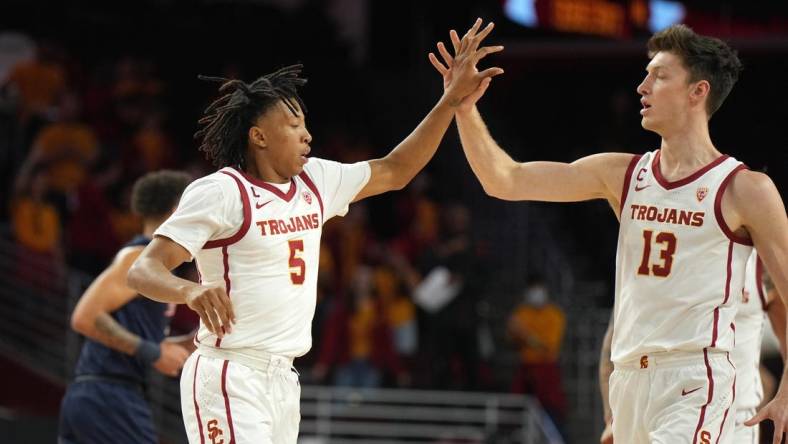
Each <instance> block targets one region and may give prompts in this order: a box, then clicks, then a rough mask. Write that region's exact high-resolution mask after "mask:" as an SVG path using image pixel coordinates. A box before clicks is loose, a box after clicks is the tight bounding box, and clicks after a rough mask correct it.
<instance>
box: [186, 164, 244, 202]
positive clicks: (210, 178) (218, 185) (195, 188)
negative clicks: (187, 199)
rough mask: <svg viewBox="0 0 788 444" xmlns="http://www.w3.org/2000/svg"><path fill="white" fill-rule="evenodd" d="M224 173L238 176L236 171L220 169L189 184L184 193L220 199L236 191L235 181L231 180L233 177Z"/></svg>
mask: <svg viewBox="0 0 788 444" xmlns="http://www.w3.org/2000/svg"><path fill="white" fill-rule="evenodd" d="M225 171H227V172H230V173H234V175H235V176H236V177H238V176H240V174H238V172H237V171H234V170H232V169H227V168H222V169H221V170H218V171H215V172H213V173H211V174H208V175H205V176H203V177H200V178H198V179H195V180H194V181H192V183H190V184H189V186H187V187H186V191H185V192H184V193H187V194H188V193H191V194H193V193H199V194H200V195H203V196H204V195H208V196H216V197H222V196H224V195H226V194H227V193H228V192H232V191H233V190H237V188H238V185H237V184H236V182H235V179H233V176H231V175H229V174H226V173H225ZM217 195H218V196H217Z"/></svg>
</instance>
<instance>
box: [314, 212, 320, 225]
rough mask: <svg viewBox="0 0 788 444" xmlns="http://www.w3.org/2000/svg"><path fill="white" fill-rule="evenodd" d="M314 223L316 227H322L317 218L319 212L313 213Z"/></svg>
mask: <svg viewBox="0 0 788 444" xmlns="http://www.w3.org/2000/svg"><path fill="white" fill-rule="evenodd" d="M312 223H313V224H315V228H319V227H320V222H319V221H318V219H317V213H313V214H312Z"/></svg>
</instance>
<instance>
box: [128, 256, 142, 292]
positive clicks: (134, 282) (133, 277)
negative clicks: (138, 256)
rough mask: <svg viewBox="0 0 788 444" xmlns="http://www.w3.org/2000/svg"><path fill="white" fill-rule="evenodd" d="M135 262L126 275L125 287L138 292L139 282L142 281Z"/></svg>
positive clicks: (140, 272)
mask: <svg viewBox="0 0 788 444" xmlns="http://www.w3.org/2000/svg"><path fill="white" fill-rule="evenodd" d="M139 268H140V267H139V265H138V264H137V262H134V263H133V264H132V265H131V268H129V271H128V273H126V285H127V286H128V287H129V288H131V289H132V290H136V291H137V292H139V291H140V282H141V281H142V277H141V276H140V275H141V274H142V271H141V270H140V269H139Z"/></svg>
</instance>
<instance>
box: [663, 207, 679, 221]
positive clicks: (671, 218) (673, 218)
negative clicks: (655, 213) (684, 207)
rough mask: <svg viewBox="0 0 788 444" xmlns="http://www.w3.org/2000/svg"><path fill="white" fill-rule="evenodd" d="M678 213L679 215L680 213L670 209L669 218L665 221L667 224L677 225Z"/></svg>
mask: <svg viewBox="0 0 788 444" xmlns="http://www.w3.org/2000/svg"><path fill="white" fill-rule="evenodd" d="M676 213H678V211H676V209H675V208H671V209H670V213H668V218H667V219H665V222H667V223H669V224H675V223H676Z"/></svg>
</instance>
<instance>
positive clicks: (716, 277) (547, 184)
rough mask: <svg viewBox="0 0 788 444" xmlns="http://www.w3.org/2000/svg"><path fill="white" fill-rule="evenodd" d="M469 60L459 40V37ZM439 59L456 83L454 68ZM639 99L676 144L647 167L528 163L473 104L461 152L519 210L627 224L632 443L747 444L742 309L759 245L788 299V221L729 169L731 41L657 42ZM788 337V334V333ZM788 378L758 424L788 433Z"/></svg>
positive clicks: (623, 316)
mask: <svg viewBox="0 0 788 444" xmlns="http://www.w3.org/2000/svg"><path fill="white" fill-rule="evenodd" d="M451 40H452V43H453V44H454V47H455V52H456V50H457V49H458V48H459V45H458V42H459V39H458V36H457V34H456V33H455V32H452V33H451ZM438 49H439V51H440V54H441V55H442V57H443V61H444V63H445V64H444V63H441V62H439V61H438V59H437V58H436V57H435V56H434V55H430V60H431V61H432V63H433V65H434V66H435V68H436V69H437V70H438V71H439V72H440V73H441V74H442V75H443V77H444V83H445V82H446V81H448V80H450V79H451V77H452V76H453V75H454V73H453V65H452V63H453V62H454V60H453V59H452V56H451V54H449V52H448V51H447V49H446V48H445V46H444V45H443V44H442V43H441V44H439V45H438ZM648 49H649V56H650V57H651V61H650V62H649V63H648V66H647V67H646V72H647V74H646V77H645V79H644V80H643V82H642V83H641V84H640V85H639V86H638V87H637V92H638V93H639V94H640V95H641V103H642V105H643V108H642V109H641V111H640V113H641V115H642V125H643V127H644V128H645V129H647V130H649V131H654V132H656V133H657V134H659V135H660V136H661V137H662V143H661V146H660V148H659V149H657V150H654V151H651V152H648V153H646V154H644V155H642V156H641V155H637V156H636V155H632V154H623V153H603V154H596V155H593V156H589V157H586V158H583V159H579V160H577V161H575V162H573V163H571V164H565V163H555V162H525V163H518V162H515V161H513V160H512V159H511V157H509V156H508V155H507V154H506V152H505V151H503V150H502V149H501V148H500V147H499V146H498V145H497V143H496V142H495V141H494V140H493V138H492V137H491V136H490V134H489V132H488V130H487V128H486V127H485V125H484V122H483V120H482V118H481V115H480V114H479V112H478V110H477V109H476V107H475V106H474V104H473V103H466V104H464V105H463V106H461V107H459V108H458V109H457V113H456V119H457V126H458V129H459V132H460V139H461V141H462V146H463V149H464V151H465V155H466V157H467V158H468V162H469V163H470V165H471V168H472V169H473V171H474V173H475V174H476V176H477V177H478V179H479V181H480V182H481V184H482V186H483V187H484V190H485V191H486V192H487V193H488V194H490V195H492V196H494V197H498V198H500V199H505V200H538V201H552V202H569V201H582V200H590V199H606V200H607V201H608V202H609V204H610V205H611V207H613V209H614V211H615V213H616V216H617V217H619V220H620V222H621V226H620V231H619V240H618V254H617V267H616V302H615V310H614V323H615V330H614V333H613V347H612V360H613V362H614V364H615V370H614V371H613V375H612V376H611V378H610V403H611V407H612V415H613V432H614V435H615V437H616V439H617V440H619V442H625V443H628V444H630V443H635V444H637V443H668V442H670V443H673V442H682V443H690V442H691V443H701V444H709V443H730V442H732V440H733V423H734V420H733V418H729V416H733V414H734V413H735V412H731V411H730V409H731V406H732V405H733V399H734V380H735V372H734V366H733V364H732V363H731V361H730V356H729V352H730V351H731V350H732V348H733V337H734V331H733V328H732V323H733V318H734V316H735V313H736V302H735V298H736V297H737V295H739V294H741V291H742V287H743V285H744V269H745V264H746V262H747V259H748V257H749V256H750V252H751V250H752V245H753V243H754V244H755V245H756V246H757V247H758V251H759V253H760V255H761V258H762V260H763V262H764V264H765V265H766V268H767V269H768V270H769V271H770V274H771V276H772V278H773V280H774V283H775V285H776V286H777V289H778V290H779V293H780V294H781V295H782V296H783V297H784V298H785V297H786V296H787V295H788V272H787V270H788V219H786V214H785V207H784V205H783V202H782V199H781V198H780V195H779V193H778V191H777V189H776V187H775V186H774V184H773V183H772V181H771V180H770V179H769V178H768V177H767V176H766V175H764V174H762V173H758V172H752V171H749V170H747V168H746V167H745V166H744V165H742V164H741V163H740V162H738V161H736V160H735V159H733V158H732V157H730V156H727V155H723V154H722V153H720V152H719V151H718V150H717V149H716V148H715V146H714V144H713V143H712V141H711V137H710V136H709V128H708V120H709V119H710V118H711V116H712V115H713V114H714V112H715V111H717V109H719V107H720V105H722V102H723V101H724V99H725V98H726V97H727V95H728V93H729V92H730V90H731V88H732V87H733V85H734V83H735V82H736V80H737V78H738V75H739V71H740V69H741V64H740V62H739V59H738V57H737V56H736V53H735V52H734V51H733V50H732V49H731V48H730V47H728V46H727V45H726V44H725V43H723V42H722V41H720V40H718V39H713V38H709V37H704V36H700V35H697V34H695V33H694V32H693V31H692V30H691V29H689V28H687V27H686V26H682V25H677V26H673V27H670V28H668V29H666V30H664V31H662V32H660V33H658V34H656V35H654V36H653V37H652V38H651V39H650V40H649V42H648ZM783 334H785V332H783ZM786 379H788V372H787V373H786V374H783V377H782V382H783V383H782V384H781V385H780V389H779V390H778V392H777V395H776V396H775V398H774V399H773V400H772V401H771V402H770V403H769V404H767V405H766V406H765V407H764V408H763V409H761V411H760V412H759V413H758V414H757V415H756V416H755V417H753V418H751V419H750V420H749V421H748V422H747V424H748V425H753V424H756V423H757V422H759V421H762V420H764V419H767V418H770V419H772V420H773V421H774V423H775V428H776V433H775V437H774V442H775V443H779V442H780V440H781V439H782V435H783V433H784V432H785V431H786V430H788V382H786Z"/></svg>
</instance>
